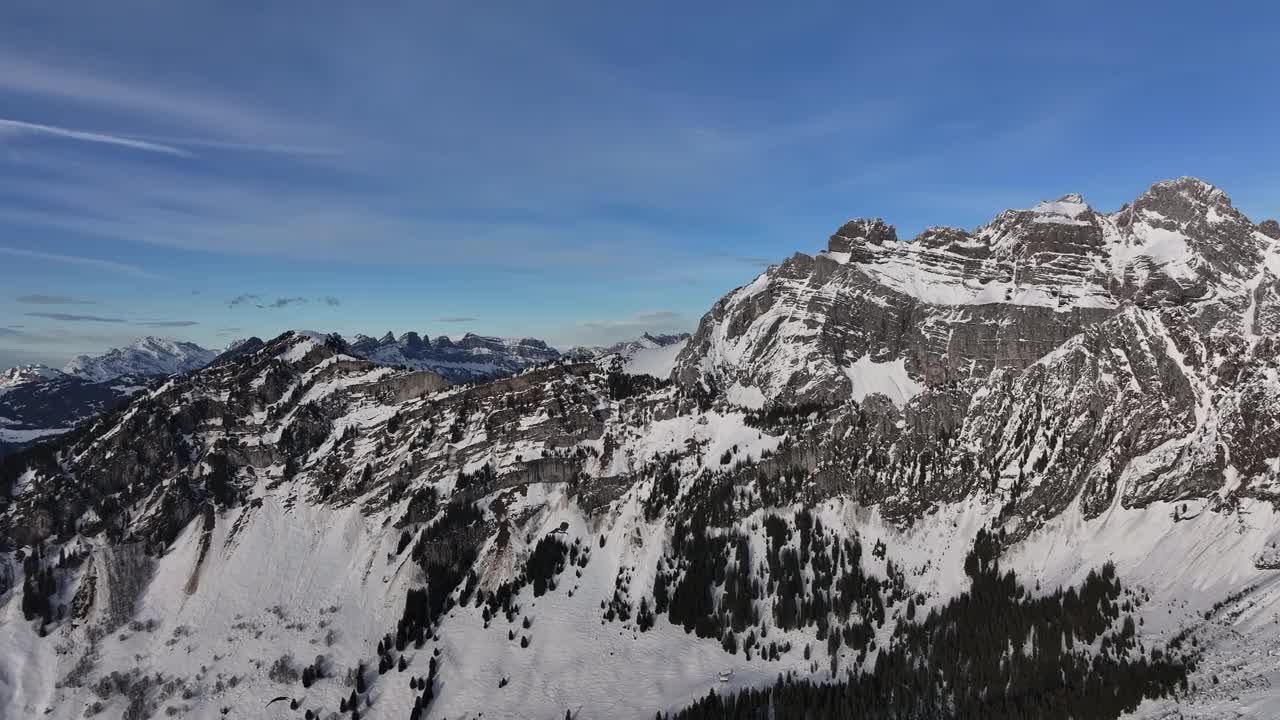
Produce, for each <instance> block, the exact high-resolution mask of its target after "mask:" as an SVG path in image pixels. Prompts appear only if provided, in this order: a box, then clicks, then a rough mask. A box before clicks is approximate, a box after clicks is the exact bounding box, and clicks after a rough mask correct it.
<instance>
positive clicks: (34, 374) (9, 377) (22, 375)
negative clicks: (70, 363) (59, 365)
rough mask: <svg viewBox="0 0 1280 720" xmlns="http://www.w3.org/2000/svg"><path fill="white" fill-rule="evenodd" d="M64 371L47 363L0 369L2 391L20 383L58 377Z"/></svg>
mask: <svg viewBox="0 0 1280 720" xmlns="http://www.w3.org/2000/svg"><path fill="white" fill-rule="evenodd" d="M62 374H63V373H62V372H61V371H60V370H56V369H54V368H51V367H49V366H47V365H18V366H16V367H11V368H8V369H7V370H2V371H0V393H2V392H4V391H5V390H8V389H9V388H14V387H17V386H19V385H26V384H28V383H33V382H40V381H41V380H48V379H50V378H56V377H59V376H61V375H62Z"/></svg>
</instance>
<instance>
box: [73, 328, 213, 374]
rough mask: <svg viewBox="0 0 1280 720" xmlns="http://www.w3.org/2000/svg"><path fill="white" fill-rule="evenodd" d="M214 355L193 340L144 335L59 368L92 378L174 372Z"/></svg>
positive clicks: (198, 365) (193, 367)
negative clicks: (186, 340)
mask: <svg viewBox="0 0 1280 720" xmlns="http://www.w3.org/2000/svg"><path fill="white" fill-rule="evenodd" d="M217 355H218V351H216V350H207V349H205V348H202V347H200V346H199V345H196V344H195V343H190V342H183V341H181V340H169V339H166V338H158V337H151V336H147V337H144V338H139V339H137V340H135V341H133V342H132V343H129V344H128V345H126V346H124V347H119V348H113V349H111V350H108V351H107V352H105V353H103V354H102V355H80V356H79V357H77V358H75V359H74V360H72V361H71V362H69V363H67V365H66V367H64V368H63V369H62V371H63V372H65V373H67V374H69V375H78V376H80V377H82V378H85V379H86V380H91V381H94V382H104V381H106V380H111V379H112V378H116V377H121V376H123V375H147V376H158V375H173V374H175V373H182V372H188V371H190V370H195V369H197V368H202V367H204V366H205V365H206V364H208V362H209V361H210V360H212V359H213V358H214V357H216V356H217Z"/></svg>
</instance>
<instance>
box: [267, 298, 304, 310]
mask: <svg viewBox="0 0 1280 720" xmlns="http://www.w3.org/2000/svg"><path fill="white" fill-rule="evenodd" d="M306 302H307V299H306V298H304V297H280V298H276V299H275V300H273V301H271V302H269V303H265V304H261V305H258V307H260V308H272V309H274V308H282V307H288V306H290V305H301V304H303V303H306Z"/></svg>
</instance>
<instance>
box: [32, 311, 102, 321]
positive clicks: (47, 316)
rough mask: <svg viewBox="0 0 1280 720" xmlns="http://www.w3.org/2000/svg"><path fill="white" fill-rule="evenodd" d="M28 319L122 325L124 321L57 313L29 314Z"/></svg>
mask: <svg viewBox="0 0 1280 720" xmlns="http://www.w3.org/2000/svg"><path fill="white" fill-rule="evenodd" d="M27 317H38V318H45V319H47V320H61V321H63V322H94V323H122V322H124V320H122V319H120V318H113V317H102V316H100V315H75V314H72V313H56V312H29V313H27Z"/></svg>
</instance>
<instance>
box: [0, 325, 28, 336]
mask: <svg viewBox="0 0 1280 720" xmlns="http://www.w3.org/2000/svg"><path fill="white" fill-rule="evenodd" d="M25 334H26V333H24V332H23V331H21V330H17V329H15V328H7V327H0V337H21V336H23V335H25Z"/></svg>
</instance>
